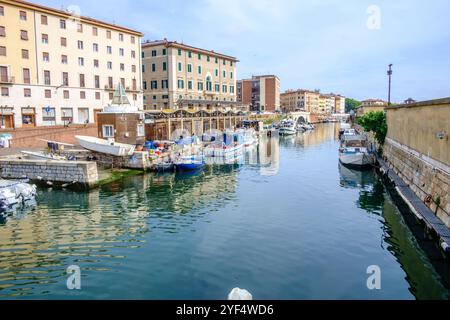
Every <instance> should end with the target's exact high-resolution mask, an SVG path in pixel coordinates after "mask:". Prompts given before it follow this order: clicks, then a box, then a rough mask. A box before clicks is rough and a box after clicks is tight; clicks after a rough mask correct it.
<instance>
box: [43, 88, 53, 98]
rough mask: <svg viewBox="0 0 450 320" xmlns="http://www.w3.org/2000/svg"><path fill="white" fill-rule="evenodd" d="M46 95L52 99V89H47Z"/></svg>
mask: <svg viewBox="0 0 450 320" xmlns="http://www.w3.org/2000/svg"><path fill="white" fill-rule="evenodd" d="M44 96H45V98H46V99H50V98H51V97H52V90H48V89H47V90H45V93H44Z"/></svg>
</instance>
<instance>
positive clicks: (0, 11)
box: [0, 6, 5, 16]
mask: <svg viewBox="0 0 450 320" xmlns="http://www.w3.org/2000/svg"><path fill="white" fill-rule="evenodd" d="M4 15H5V8H3V6H0V16H4Z"/></svg>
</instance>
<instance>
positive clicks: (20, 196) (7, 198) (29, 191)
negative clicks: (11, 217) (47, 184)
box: [0, 179, 37, 212]
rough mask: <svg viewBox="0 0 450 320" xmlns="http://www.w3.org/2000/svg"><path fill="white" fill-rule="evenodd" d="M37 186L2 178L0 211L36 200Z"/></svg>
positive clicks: (0, 182)
mask: <svg viewBox="0 0 450 320" xmlns="http://www.w3.org/2000/svg"><path fill="white" fill-rule="evenodd" d="M36 194H37V191H36V186H35V185H32V184H29V183H27V182H22V181H10V180H3V179H1V180H0V212H7V211H9V210H11V209H12V208H13V206H15V205H19V204H23V203H25V202H27V201H30V200H34V198H35V197H36Z"/></svg>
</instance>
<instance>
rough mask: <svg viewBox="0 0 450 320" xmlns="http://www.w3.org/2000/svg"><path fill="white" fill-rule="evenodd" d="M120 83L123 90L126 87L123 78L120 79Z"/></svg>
mask: <svg viewBox="0 0 450 320" xmlns="http://www.w3.org/2000/svg"><path fill="white" fill-rule="evenodd" d="M120 82H121V83H122V86H123V87H124V88H125V87H126V85H125V78H120Z"/></svg>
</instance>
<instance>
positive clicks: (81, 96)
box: [80, 91, 86, 100]
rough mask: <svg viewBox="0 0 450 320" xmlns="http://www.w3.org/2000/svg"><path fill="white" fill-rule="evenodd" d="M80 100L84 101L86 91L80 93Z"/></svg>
mask: <svg viewBox="0 0 450 320" xmlns="http://www.w3.org/2000/svg"><path fill="white" fill-rule="evenodd" d="M80 99H83V100H84V99H86V91H80Z"/></svg>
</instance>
